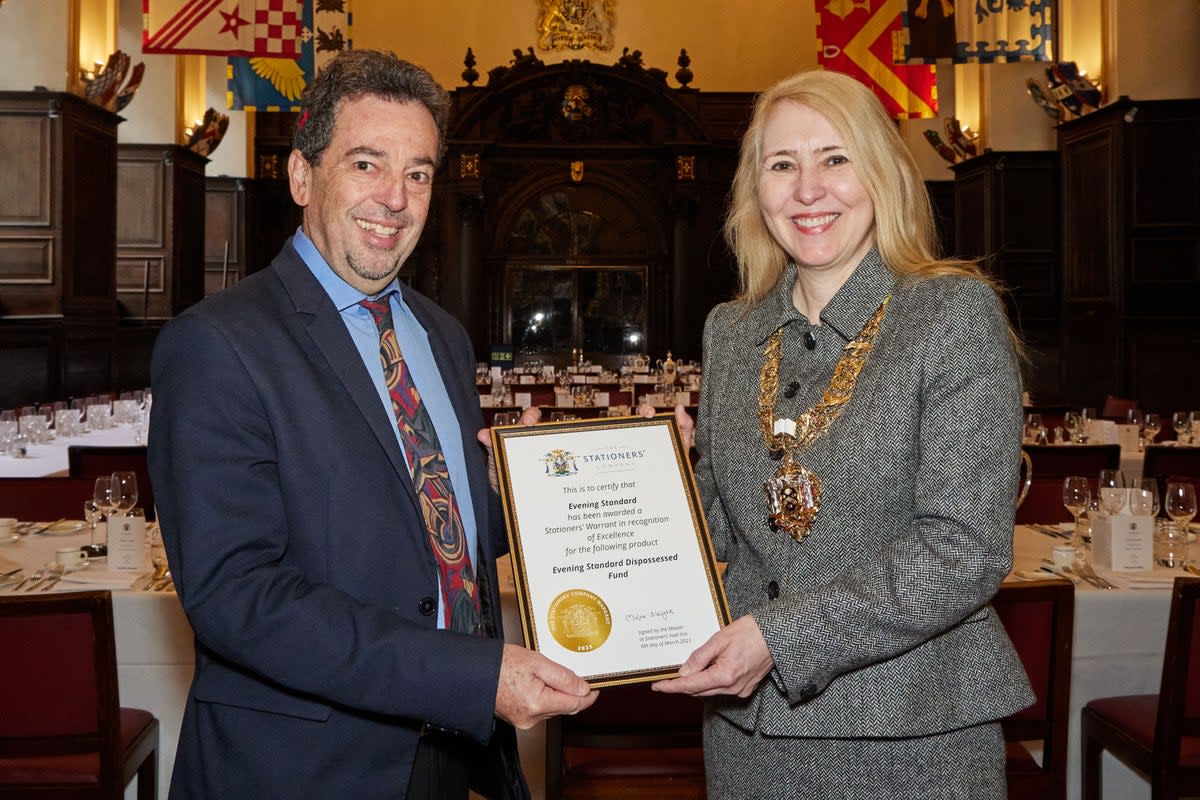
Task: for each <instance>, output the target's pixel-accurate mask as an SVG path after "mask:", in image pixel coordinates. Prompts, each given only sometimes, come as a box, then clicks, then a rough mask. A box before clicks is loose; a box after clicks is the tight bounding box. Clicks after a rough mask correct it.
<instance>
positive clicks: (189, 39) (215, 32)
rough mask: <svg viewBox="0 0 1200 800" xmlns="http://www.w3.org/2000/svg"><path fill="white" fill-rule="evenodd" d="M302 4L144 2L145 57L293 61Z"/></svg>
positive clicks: (284, 0)
mask: <svg viewBox="0 0 1200 800" xmlns="http://www.w3.org/2000/svg"><path fill="white" fill-rule="evenodd" d="M303 6H304V0H142V52H143V53H202V54H208V55H244V56H267V57H278V58H297V57H299V55H300V49H301V41H302V36H303V33H304V26H303Z"/></svg>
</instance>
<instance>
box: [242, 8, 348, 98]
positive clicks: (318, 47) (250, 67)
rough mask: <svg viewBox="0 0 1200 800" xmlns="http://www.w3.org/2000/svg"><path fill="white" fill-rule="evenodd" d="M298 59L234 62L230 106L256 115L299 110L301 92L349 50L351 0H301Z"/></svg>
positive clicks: (259, 59) (243, 60) (257, 59)
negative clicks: (319, 73) (327, 66)
mask: <svg viewBox="0 0 1200 800" xmlns="http://www.w3.org/2000/svg"><path fill="white" fill-rule="evenodd" d="M302 5H303V8H302V10H301V21H302V25H301V33H300V43H301V46H300V48H299V56H298V57H297V58H262V57H255V58H247V57H230V59H229V65H228V67H227V69H226V76H227V77H228V78H229V92H228V99H229V107H230V108H232V109H235V110H252V111H299V110H300V93H301V92H302V91H304V87H305V86H307V85H308V84H309V82H310V81H311V80H312V79H313V78H314V77H315V76H316V74H317V73H318V72H319V71H320V70H321V67H323V66H324V65H325V62H327V61H329V60H330V59H332V58H333V57H334V56H336V55H337V54H338V53H340V52H341V51H342V50H350V49H352V47H351V41H350V26H351V23H352V21H353V20H352V18H351V14H350V8H349V5H350V3H349V0H302Z"/></svg>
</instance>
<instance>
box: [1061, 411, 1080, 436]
mask: <svg viewBox="0 0 1200 800" xmlns="http://www.w3.org/2000/svg"><path fill="white" fill-rule="evenodd" d="M1063 427H1064V428H1066V429H1067V438H1068V439H1069V440H1070V441H1071V442H1077V441H1079V440H1080V438H1081V437H1082V436H1083V430H1084V421H1083V418H1082V417H1081V416H1080V415H1079V413H1078V412H1077V411H1068V412H1067V413H1065V414H1063Z"/></svg>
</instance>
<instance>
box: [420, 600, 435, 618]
mask: <svg viewBox="0 0 1200 800" xmlns="http://www.w3.org/2000/svg"><path fill="white" fill-rule="evenodd" d="M417 611H420V612H421V613H422V614H424V615H425V616H427V617H428V616H429V615H430V614H432V613H433V612H434V611H437V603H435V602H433V598H432V597H422V598H421V602H419V603H417Z"/></svg>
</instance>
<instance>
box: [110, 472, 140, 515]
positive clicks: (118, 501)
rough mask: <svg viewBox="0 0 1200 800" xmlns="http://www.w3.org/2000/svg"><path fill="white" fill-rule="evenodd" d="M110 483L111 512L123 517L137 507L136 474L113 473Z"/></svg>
mask: <svg viewBox="0 0 1200 800" xmlns="http://www.w3.org/2000/svg"><path fill="white" fill-rule="evenodd" d="M110 481H111V483H110V490H111V497H112V507H113V511H115V512H120V514H121V516H125V514H126V512H128V511H129V509H131V508H133V507H134V506H136V505H137V499H138V488H137V473H136V472H114V473H113V474H112V478H111V479H110Z"/></svg>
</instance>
